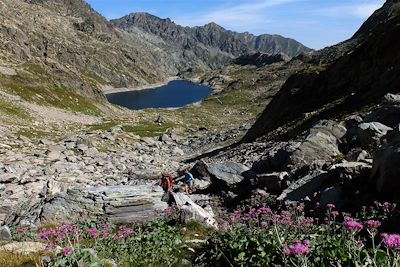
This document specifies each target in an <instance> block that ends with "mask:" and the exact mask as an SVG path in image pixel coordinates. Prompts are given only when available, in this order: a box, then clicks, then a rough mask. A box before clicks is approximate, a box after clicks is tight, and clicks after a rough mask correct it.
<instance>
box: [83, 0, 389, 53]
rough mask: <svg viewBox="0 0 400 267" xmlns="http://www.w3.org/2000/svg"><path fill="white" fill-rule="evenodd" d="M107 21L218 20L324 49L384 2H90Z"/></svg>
mask: <svg viewBox="0 0 400 267" xmlns="http://www.w3.org/2000/svg"><path fill="white" fill-rule="evenodd" d="M86 1H87V2H88V3H89V4H90V5H91V6H92V7H93V8H94V9H95V10H97V11H98V12H100V13H101V14H102V15H103V16H105V17H106V18H108V19H114V18H119V17H122V16H124V15H127V14H129V13H132V12H139V11H140V12H148V13H151V14H154V15H156V16H159V17H161V18H167V17H169V18H171V19H172V20H173V21H175V22H176V23H178V24H180V25H183V26H201V25H204V24H207V23H208V22H216V23H218V24H220V25H221V26H223V27H225V28H226V29H229V30H234V31H239V32H244V31H248V32H251V33H254V34H262V33H269V34H280V35H283V36H285V37H291V38H294V39H296V40H298V41H300V42H302V43H303V44H305V45H306V46H309V47H311V48H314V49H320V48H323V47H325V46H328V45H333V44H336V43H338V42H341V41H344V40H346V39H348V38H350V37H351V36H352V35H353V34H354V33H355V32H356V30H357V29H358V28H359V27H360V26H361V24H362V23H363V22H364V21H365V20H366V19H367V18H368V17H369V16H370V15H371V14H372V13H373V11H374V10H376V9H377V8H379V7H381V6H382V5H383V3H384V2H385V1H384V0H247V1H243V0H242V1H239V0H86Z"/></svg>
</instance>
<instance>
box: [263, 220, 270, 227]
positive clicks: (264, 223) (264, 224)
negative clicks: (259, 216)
mask: <svg viewBox="0 0 400 267" xmlns="http://www.w3.org/2000/svg"><path fill="white" fill-rule="evenodd" d="M268 225H269V223H268V222H267V221H263V222H261V228H267V227H268Z"/></svg>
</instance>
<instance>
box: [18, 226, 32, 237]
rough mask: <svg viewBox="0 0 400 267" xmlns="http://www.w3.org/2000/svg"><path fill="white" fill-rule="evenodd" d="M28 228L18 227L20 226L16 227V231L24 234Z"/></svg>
mask: <svg viewBox="0 0 400 267" xmlns="http://www.w3.org/2000/svg"><path fill="white" fill-rule="evenodd" d="M29 230H30V228H29V227H20V228H17V233H19V234H23V235H24V234H26V233H28V232H29Z"/></svg>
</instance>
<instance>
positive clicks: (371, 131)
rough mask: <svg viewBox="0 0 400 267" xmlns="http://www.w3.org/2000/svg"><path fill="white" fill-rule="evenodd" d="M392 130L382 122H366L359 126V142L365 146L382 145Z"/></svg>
mask: <svg viewBox="0 0 400 267" xmlns="http://www.w3.org/2000/svg"><path fill="white" fill-rule="evenodd" d="M391 130H393V129H392V128H390V127H388V126H386V125H384V124H382V123H380V122H365V123H361V124H359V125H358V128H357V140H358V141H359V142H360V143H361V145H363V146H370V145H380V140H381V138H382V137H383V136H385V135H386V134H387V132H388V131H391Z"/></svg>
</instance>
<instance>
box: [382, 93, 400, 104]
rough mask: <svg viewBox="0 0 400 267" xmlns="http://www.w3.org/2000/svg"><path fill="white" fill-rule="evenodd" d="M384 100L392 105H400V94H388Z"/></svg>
mask: <svg viewBox="0 0 400 267" xmlns="http://www.w3.org/2000/svg"><path fill="white" fill-rule="evenodd" d="M384 101H385V102H386V103H387V104H390V105H400V95H394V94H386V95H385V96H384Z"/></svg>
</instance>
